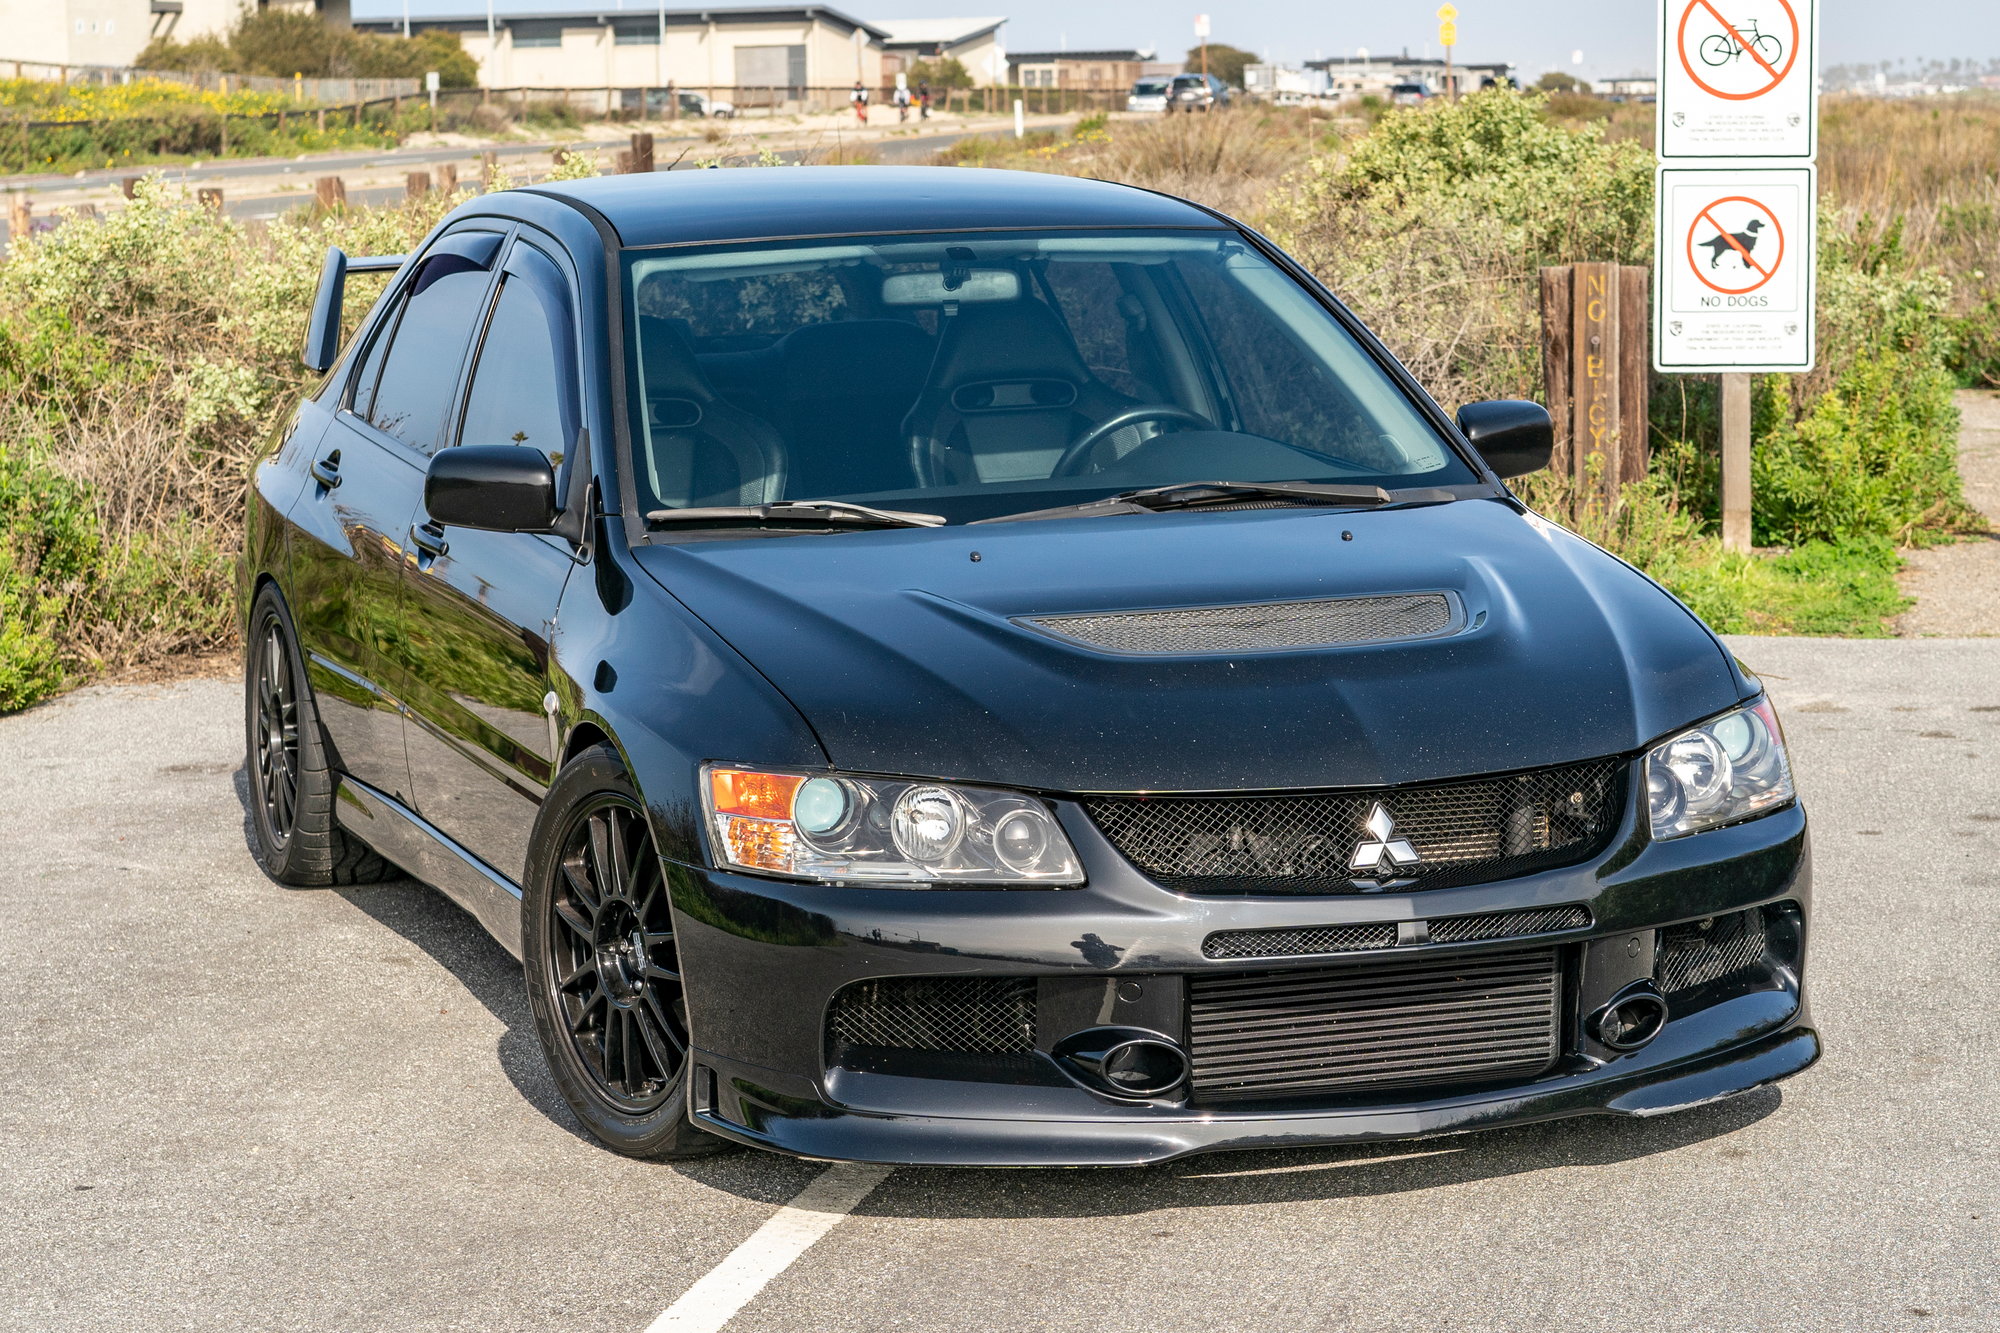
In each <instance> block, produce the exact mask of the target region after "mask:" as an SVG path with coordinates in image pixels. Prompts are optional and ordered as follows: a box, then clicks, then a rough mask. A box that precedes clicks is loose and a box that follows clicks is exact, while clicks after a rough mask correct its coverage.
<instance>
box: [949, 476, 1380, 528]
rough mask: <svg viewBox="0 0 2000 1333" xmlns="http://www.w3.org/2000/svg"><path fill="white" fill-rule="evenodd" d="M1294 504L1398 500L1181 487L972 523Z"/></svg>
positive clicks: (1309, 485) (1321, 486) (1274, 485)
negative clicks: (1267, 502)
mask: <svg viewBox="0 0 2000 1333" xmlns="http://www.w3.org/2000/svg"><path fill="white" fill-rule="evenodd" d="M1246 499H1247V500H1257V499H1269V500H1292V501H1296V502H1297V503H1299V504H1312V505H1340V506H1342V507H1346V506H1351V505H1386V504H1394V503H1396V497H1395V496H1393V495H1391V494H1389V492H1387V491H1385V490H1383V489H1382V488H1381V487H1380V486H1348V485H1342V484H1340V483H1338V482H1320V481H1182V482H1175V483H1174V484H1172V485H1170V486H1147V487H1143V488H1142V489H1139V490H1136V491H1120V492H1119V493H1118V494H1116V495H1107V496H1106V497H1104V498H1103V499H1102V500H1086V501H1085V502H1083V503H1082V504H1073V505H1058V506H1057V507H1056V508H1054V509H1032V510H1029V511H1028V512H1026V513H1022V514H1001V515H999V516H998V517H995V518H982V519H976V520H974V521H975V522H979V523H1013V522H1018V521H1020V520H1023V519H1031V518H1089V517H1094V516H1097V515H1100V514H1138V513H1158V512H1160V511H1163V510H1168V509H1200V508H1203V507H1204V506H1208V505H1229V504H1241V503H1242V502H1243V501H1244V500H1246Z"/></svg>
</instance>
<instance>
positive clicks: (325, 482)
mask: <svg viewBox="0 0 2000 1333" xmlns="http://www.w3.org/2000/svg"><path fill="white" fill-rule="evenodd" d="M312 475H313V480H314V481H316V482H318V483H319V484H320V485H322V486H324V487H326V488H327V489H328V490H332V489H333V488H334V487H336V486H338V485H340V450H338V449H335V450H334V451H333V452H332V453H330V454H328V455H327V456H326V457H325V458H322V459H319V460H317V461H316V462H314V463H313V465H312Z"/></svg>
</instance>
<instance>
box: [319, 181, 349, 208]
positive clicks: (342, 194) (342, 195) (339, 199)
mask: <svg viewBox="0 0 2000 1333" xmlns="http://www.w3.org/2000/svg"><path fill="white" fill-rule="evenodd" d="M313 202H314V204H315V205H317V206H318V208H319V209H320V210H321V211H322V212H325V211H326V210H328V209H333V208H339V207H341V206H343V205H345V204H346V203H347V182H346V181H343V180H342V179H341V178H340V177H338V176H321V177H320V178H319V179H318V180H317V181H315V182H313Z"/></svg>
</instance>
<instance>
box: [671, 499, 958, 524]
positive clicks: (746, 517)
mask: <svg viewBox="0 0 2000 1333" xmlns="http://www.w3.org/2000/svg"><path fill="white" fill-rule="evenodd" d="M772 520H783V521H785V522H788V523H823V524H828V525H830V526H834V527H843V528H850V527H851V528H936V527H942V526H943V525H944V522H945V518H944V515H942V514H918V513H913V512H912V511H910V510H907V509H875V508H872V507H870V506H868V505H858V504H849V503H848V502H847V501H845V500H773V501H772V502H771V503H769V504H761V505H709V506H707V507H699V506H694V507H689V508H686V509H655V510H652V511H651V512H649V513H648V514H647V515H646V521H647V522H648V523H656V524H662V525H664V524H668V523H673V524H704V523H765V522H769V521H772Z"/></svg>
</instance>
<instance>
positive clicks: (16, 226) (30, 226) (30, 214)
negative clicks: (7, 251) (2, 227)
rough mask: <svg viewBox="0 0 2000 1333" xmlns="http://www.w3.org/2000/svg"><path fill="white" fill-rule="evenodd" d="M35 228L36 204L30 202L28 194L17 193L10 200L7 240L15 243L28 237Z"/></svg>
mask: <svg viewBox="0 0 2000 1333" xmlns="http://www.w3.org/2000/svg"><path fill="white" fill-rule="evenodd" d="M34 229H35V206H34V205H33V204H31V203H29V202H28V196H26V195H25V194H17V195H15V196H14V197H13V198H12V199H11V200H9V201H8V208H7V240H8V243H9V244H14V243H16V242H19V241H21V240H24V239H26V237H27V236H28V234H29V233H30V232H32V231H33V230H34Z"/></svg>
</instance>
